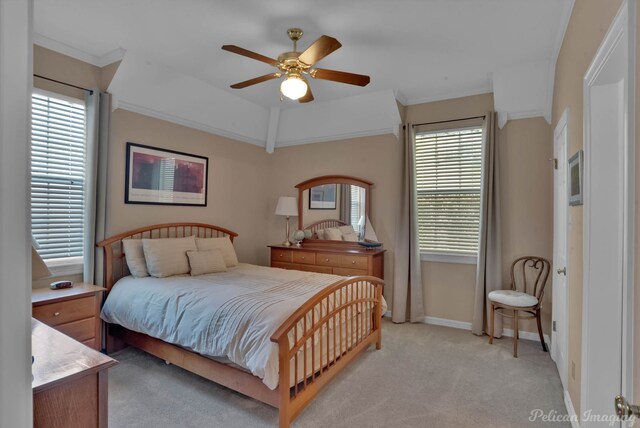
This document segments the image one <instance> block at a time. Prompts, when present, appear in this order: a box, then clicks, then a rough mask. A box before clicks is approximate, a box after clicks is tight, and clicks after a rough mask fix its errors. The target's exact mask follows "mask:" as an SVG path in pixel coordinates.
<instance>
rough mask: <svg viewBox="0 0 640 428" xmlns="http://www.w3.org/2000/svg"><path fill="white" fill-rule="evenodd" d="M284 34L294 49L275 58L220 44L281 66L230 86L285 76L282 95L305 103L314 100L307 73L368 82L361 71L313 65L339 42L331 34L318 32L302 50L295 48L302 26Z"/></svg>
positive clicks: (360, 84) (318, 77)
mask: <svg viewBox="0 0 640 428" xmlns="http://www.w3.org/2000/svg"><path fill="white" fill-rule="evenodd" d="M287 34H288V35H289V38H290V39H291V41H292V42H293V51H291V52H284V53H283V54H281V55H280V56H278V59H277V60H275V59H273V58H269V57H266V56H264V55H260V54H258V53H255V52H251V51H249V50H247V49H244V48H241V47H239V46H235V45H224V46H222V49H223V50H225V51H229V52H233V53H236V54H238V55H243V56H246V57H248V58H253V59H256V60H258V61H262V62H266V63H267V64H269V65H273V66H274V67H276V68H278V70H280V71H277V72H275V73H270V74H265V75H264V76H260V77H256V78H253V79H249V80H245V81H244V82H240V83H236V84H234V85H231V87H232V88H233V89H242V88H246V87H247V86H251V85H255V84H257V83H262V82H266V81H268V80H272V79H278V78H280V77H282V76H286V79H285V80H284V81H283V82H282V84H281V85H280V92H281V93H282V95H284V96H285V97H287V98H290V99H292V100H298V102H301V103H308V102H310V101H313V94H312V93H311V88H310V87H309V83H308V82H307V79H306V78H305V75H309V76H311V77H313V78H314V79H322V80H331V81H333V82H341V83H347V84H349V85H357V86H367V85H368V84H369V81H370V78H369V76H365V75H363V74H354V73H346V72H344V71H336V70H326V69H323V68H312V67H313V65H314V64H315V63H317V62H318V61H320V60H321V59H322V58H324V57H326V56H327V55H329V54H330V53H332V52H333V51H335V50H337V49H338V48H340V46H342V45H341V44H340V42H339V41H337V40H336V39H334V38H333V37H329V36H321V37H320V38H319V39H318V40H316V41H315V42H313V43H312V44H311V46H309V47H308V48H307V49H306V50H305V51H304V52H298V51H297V44H298V40H300V38H301V37H302V30H301V29H299V28H289V29H288V30H287Z"/></svg>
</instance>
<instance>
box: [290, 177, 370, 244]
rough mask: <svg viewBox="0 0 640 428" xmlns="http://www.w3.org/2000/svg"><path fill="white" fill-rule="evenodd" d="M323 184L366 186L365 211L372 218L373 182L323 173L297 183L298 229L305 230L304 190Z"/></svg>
mask: <svg viewBox="0 0 640 428" xmlns="http://www.w3.org/2000/svg"><path fill="white" fill-rule="evenodd" d="M323 184H352V185H354V186H359V187H362V188H364V195H365V213H366V215H367V216H368V217H369V219H371V186H373V183H372V182H370V181H367V180H363V179H362V178H358V177H351V176H348V175H323V176H320V177H315V178H310V179H309V180H306V181H303V182H302V183H299V184H296V186H295V187H296V189H298V229H300V230H304V225H303V224H302V223H303V221H304V219H303V216H302V213H303V212H304V207H303V206H302V204H303V202H302V201H303V199H304V191H305V190H308V189H311V188H312V187H316V186H321V185H323ZM313 241H317V242H332V243H335V244H338V243H342V244H354V243H353V242H346V241H326V240H323V239H314V240H313Z"/></svg>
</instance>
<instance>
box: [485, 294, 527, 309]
mask: <svg viewBox="0 0 640 428" xmlns="http://www.w3.org/2000/svg"><path fill="white" fill-rule="evenodd" d="M488 297H489V300H491V301H492V302H496V303H502V304H503V305H509V306H515V307H518V308H528V307H531V306H535V305H537V304H538V299H537V298H536V297H535V296H532V295H531V294H527V293H522V292H520V291H515V290H496V291H492V292H491V293H489V296H488Z"/></svg>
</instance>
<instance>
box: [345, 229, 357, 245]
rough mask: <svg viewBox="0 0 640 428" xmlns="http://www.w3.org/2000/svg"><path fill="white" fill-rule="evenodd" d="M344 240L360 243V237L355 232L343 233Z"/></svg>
mask: <svg viewBox="0 0 640 428" xmlns="http://www.w3.org/2000/svg"><path fill="white" fill-rule="evenodd" d="M342 239H343V240H345V241H349V242H358V235H356V233H355V232H354V231H351V232H348V233H343V234H342Z"/></svg>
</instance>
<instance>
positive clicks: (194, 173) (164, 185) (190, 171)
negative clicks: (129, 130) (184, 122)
mask: <svg viewBox="0 0 640 428" xmlns="http://www.w3.org/2000/svg"><path fill="white" fill-rule="evenodd" d="M208 164H209V158H206V157H204V156H197V155H191V154H188V153H182V152H176V151H173V150H166V149H158V148H155V147H149V146H143V145H141V144H134V143H127V163H126V180H125V183H126V184H125V191H124V202H125V203H127V204H154V205H196V206H201V207H206V206H207V172H208V171H207V169H208Z"/></svg>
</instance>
